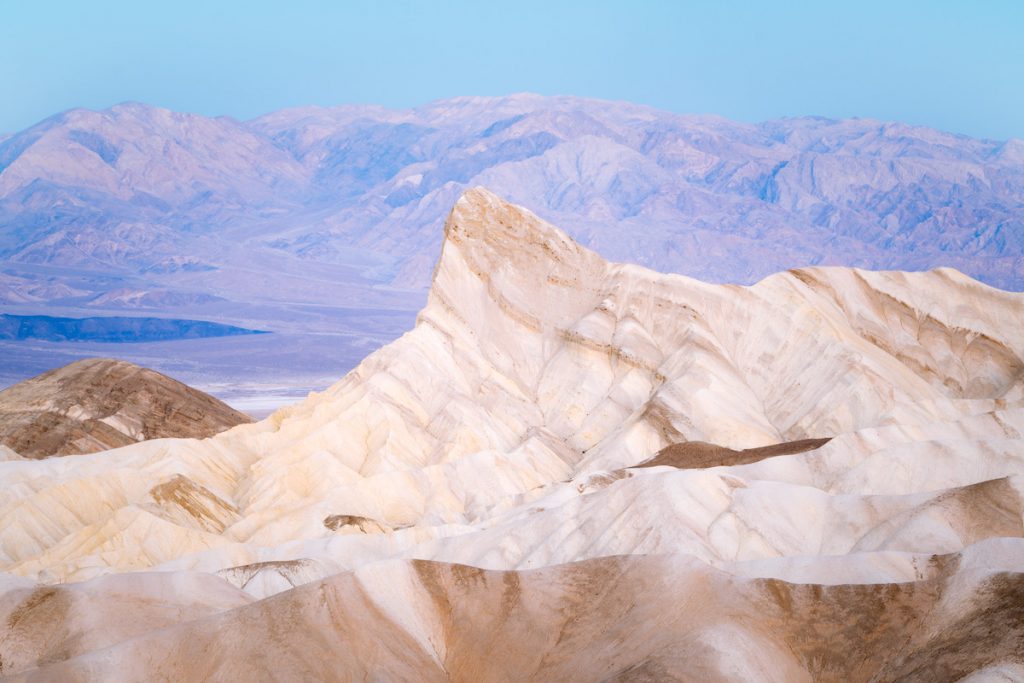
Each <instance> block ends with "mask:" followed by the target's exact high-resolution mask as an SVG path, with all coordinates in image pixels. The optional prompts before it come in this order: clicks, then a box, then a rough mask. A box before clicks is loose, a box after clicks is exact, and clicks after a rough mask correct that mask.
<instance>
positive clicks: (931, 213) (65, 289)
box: [0, 95, 1024, 373]
mask: <svg viewBox="0 0 1024 683" xmlns="http://www.w3.org/2000/svg"><path fill="white" fill-rule="evenodd" d="M476 185H482V186H486V187H489V188H491V189H492V190H494V191H496V192H498V193H499V194H501V195H503V196H506V197H508V198H509V199H510V200H512V201H515V202H517V203H519V204H522V205H524V206H527V207H529V208H531V209H532V210H534V211H536V212H537V213H538V214H539V215H540V216H542V217H543V218H545V219H548V220H551V221H553V222H556V223H558V224H560V225H563V226H565V228H566V229H567V231H568V232H569V233H570V234H571V235H572V236H573V237H574V238H575V239H577V240H578V241H580V242H581V243H582V244H585V245H587V246H589V247H590V248H593V249H595V250H597V251H598V252H600V253H601V254H602V255H604V256H606V257H608V258H611V259H615V260H620V261H630V262H636V263H640V264H642V265H645V266H649V267H653V268H657V269H658V270H662V271H674V272H680V273H684V274H687V275H690V276H693V277H697V278H701V279H705V280H710V281H713V282H736V283H752V282H754V281H756V280H758V279H760V278H763V277H765V276H767V275H769V274H770V273H773V272H777V271H780V270H786V269H788V268H794V267H802V266H810V265H830V264H831V265H847V266H858V267H862V268H868V269H904V270H925V269H930V268H934V267H937V266H950V267H955V268H957V269H959V270H961V271H963V272H965V273H967V274H969V275H971V276H974V277H976V278H979V279H981V280H982V281H984V282H987V283H989V284H991V285H995V286H998V287H1001V288H1005V289H1011V290H1021V289H1024V142H1022V141H1020V140H1010V141H1005V142H1000V141H989V140H977V139H973V138H969V137H965V136H962V135H954V134H950V133H944V132H940V131H936V130H932V129H929V128H922V127H915V126H908V125H904V124H900V123H886V122H879V121H871V120H863V119H851V120H830V119H823V118H796V119H784V120H778V121H769V122H765V123H762V124H742V123H737V122H733V121H728V120H726V119H722V118H718V117H713V116H681V115H676V114H671V113H667V112H663V111H658V110H654V109H650V108H647V107H641V106H637V105H633V104H629V103H623V102H604V101H597V100H588V99H581V98H575V97H541V96H536V95H515V96H510V97H503V98H474V97H466V98H456V99H451V100H443V101H439V102H434V103H431V104H428V105H426V106H423V107H418V108H416V109H410V110H390V109H385V108H381V107H371V106H343V107H334V108H321V107H306V108H300V109H289V110H283V111H279V112H275V113H272V114H268V115H266V116H263V117H260V118H258V119H255V120H253V121H248V122H239V121H235V120H233V119H230V118H225V117H219V118H206V117H202V116H197V115H193V114H182V113H175V112H171V111H167V110H164V109H158V108H155V107H149V106H146V105H142V104H123V105H118V106H115V107H112V108H111V109H108V110H105V111H99V112H94V111H88V110H72V111H68V112H65V113H63V114H59V115H57V116H54V117H52V118H50V119H47V120H45V121H43V122H41V123H39V124H37V125H36V126H33V127H32V128H29V129H27V130H25V131H22V132H20V133H17V134H15V135H12V136H10V137H9V138H7V139H5V140H3V141H0V225H2V226H3V228H4V229H3V230H2V231H0V303H2V304H4V305H5V307H6V308H7V309H8V310H9V312H14V309H17V312H21V313H31V314H38V313H42V312H43V310H44V309H49V308H53V307H57V308H60V309H61V315H83V311H90V312H91V313H96V312H100V311H110V312H114V311H117V312H120V314H122V315H123V314H125V313H126V312H129V311H138V312H143V311H160V312H161V314H162V315H167V314H171V313H173V314H174V315H176V316H179V317H201V318H206V319H213V320H219V321H222V322H226V323H231V324H237V325H241V326H249V327H259V328H261V329H262V328H266V329H271V330H274V331H278V332H283V331H287V332H289V333H291V334H295V335H297V338H296V339H295V340H291V341H289V342H288V343H289V344H290V345H291V346H290V347H288V348H285V347H283V346H280V345H281V344H284V343H285V340H284V339H283V338H282V337H278V338H275V339H273V340H271V339H267V340H263V342H262V343H263V344H264V346H263V347H262V348H263V350H264V352H265V355H266V356H268V357H269V356H274V357H275V358H276V359H278V361H279V362H276V366H277V367H279V368H282V367H283V368H287V367H288V365H289V364H290V363H291V362H292V361H290V360H288V357H289V355H290V353H291V350H290V349H292V348H295V344H299V345H300V346H301V345H303V344H313V345H316V344H318V343H320V342H319V341H318V340H322V339H323V336H322V335H337V336H336V338H335V339H334V340H333V341H332V342H331V344H330V346H329V348H330V349H346V350H345V351H344V352H342V351H338V352H337V355H336V356H332V360H331V361H330V362H332V363H337V364H346V363H347V364H348V366H349V367H350V365H351V364H352V363H354V359H358V358H359V357H361V356H362V355H364V354H365V352H366V350H367V349H369V348H373V347H375V346H378V345H379V344H381V343H383V342H386V341H388V340H389V339H392V338H394V337H395V336H397V335H398V334H399V333H400V332H401V331H403V330H404V329H407V328H408V326H410V325H411V323H412V319H413V316H414V314H415V311H416V310H418V308H419V307H420V306H421V305H422V303H423V301H424V297H425V287H426V285H427V284H428V281H429V277H430V273H431V268H432V266H433V263H434V262H435V261H436V258H437V254H438V250H439V248H440V237H439V235H440V234H441V225H442V223H443V221H444V218H445V216H446V214H447V212H448V210H449V208H450V207H451V205H452V203H453V202H454V201H455V199H456V198H457V197H458V196H459V195H460V193H461V192H462V191H463V190H464V189H465V188H466V187H469V186H476ZM360 311H366V312H367V313H366V314H365V315H363V314H361V313H360ZM380 311H388V312H389V313H388V314H387V315H388V316H389V318H388V319H387V320H382V319H381V318H380V315H379V312H380ZM314 334H316V335H321V337H318V338H316V339H314V338H313V337H312V336H311V335H314ZM317 349H318V353H320V354H321V355H324V354H329V353H334V352H333V351H325V350H324V349H323V348H321V347H319V346H318V347H317ZM186 353H187V352H186ZM344 369H346V368H343V367H336V368H334V372H335V373H336V372H337V371H341V370H344Z"/></svg>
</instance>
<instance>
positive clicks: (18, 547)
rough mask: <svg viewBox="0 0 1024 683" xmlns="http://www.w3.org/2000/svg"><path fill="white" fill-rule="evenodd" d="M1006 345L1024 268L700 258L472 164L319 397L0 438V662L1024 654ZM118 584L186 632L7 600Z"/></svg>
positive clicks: (628, 673)
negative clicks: (666, 253)
mask: <svg viewBox="0 0 1024 683" xmlns="http://www.w3.org/2000/svg"><path fill="white" fill-rule="evenodd" d="M1022 359H1024V295H1021V294H1012V293H1007V292H1002V291H999V290H995V289H992V288H990V287H987V286H985V285H982V284H979V283H977V282H975V281H973V280H970V279H969V278H967V277H965V276H963V275H961V274H960V273H958V272H956V271H952V270H938V271H932V272H928V273H914V274H911V273H877V272H865V271H858V270H847V269H808V270H800V271H791V272H788V273H781V274H778V275H774V276H772V277H769V278H767V279H765V280H763V281H761V282H759V283H757V284H756V285H753V286H751V287H738V286H721V285H707V284H704V283H701V282H699V281H695V280H691V279H688V278H684V277H681V276H676V275H660V274H657V273H653V272H650V271H647V270H644V269H641V268H639V267H636V266H628V265H617V264H610V263H607V262H605V261H604V260H602V259H601V258H600V257H599V256H597V255H596V254H594V253H593V252H590V251H588V250H586V249H584V248H582V247H580V246H579V245H577V244H576V243H574V242H573V241H572V240H571V239H569V238H568V237H567V236H566V235H565V234H564V233H562V232H560V231H559V230H557V229H556V228H554V227H552V226H550V225H548V224H546V223H544V222H543V221H541V220H540V219H538V218H536V217H535V216H534V215H532V214H530V213H529V212H528V211H526V210H524V209H521V208H519V207H516V206H513V205H510V204H507V203H504V202H503V201H501V200H500V199H498V198H497V197H495V196H494V195H492V194H490V193H489V192H487V191H486V190H482V189H475V190H471V191H469V192H467V193H466V194H465V195H463V196H462V197H461V198H460V199H459V201H458V202H457V204H456V205H455V208H454V209H453V211H452V214H451V216H450V218H449V220H448V222H447V225H446V228H445V244H444V248H443V253H442V256H441V259H440V261H439V263H438V265H437V267H436V270H435V273H434V279H433V286H432V289H431V293H430V298H429V302H428V304H427V306H426V308H425V309H424V310H423V311H422V312H421V313H420V315H419V318H418V320H417V324H416V327H415V328H414V329H413V330H411V331H410V332H408V333H407V334H406V335H404V336H403V337H402V338H401V339H399V340H397V341H396V342H394V343H393V344H391V345H389V346H387V347H385V348H383V349H381V350H380V351H378V352H377V353H375V354H373V355H372V356H370V357H369V358H367V359H366V360H365V361H364V362H363V363H362V364H361V365H360V366H359V367H358V368H357V369H356V370H354V371H353V372H352V373H350V374H349V375H348V376H346V377H345V378H344V379H342V380H341V381H340V382H338V383H337V384H336V385H334V386H333V387H331V388H330V389H329V390H328V391H326V392H324V393H322V394H315V395H311V396H310V398H309V399H307V400H306V401H305V402H303V403H301V404H299V405H297V406H295V407H293V408H289V409H286V410H283V411H280V412H278V413H276V414H275V415H273V416H271V417H270V418H268V419H267V420H265V421H263V422H261V423H258V424H255V425H244V426H240V427H236V428H234V429H232V430H230V431H228V432H225V433H223V434H221V435H218V436H216V437H213V438H211V439H207V440H203V441H195V440H171V439H167V440H157V441H152V442H146V443H141V444H136V445H132V446H128V447H125V448H122V449H118V450H115V451H109V452H105V453H101V454H95V455H86V456H76V457H72V458H63V459H59V460H47V461H41V462H28V461H21V460H12V461H7V462H0V482H2V484H3V485H2V486H0V562H2V567H3V569H4V571H6V572H7V573H8V574H9V575H10V581H11V582H12V588H11V591H9V592H8V593H7V594H6V596H5V598H4V600H5V601H6V602H4V603H3V604H4V605H6V607H4V609H7V610H8V613H9V614H18V615H21V616H20V617H19V619H17V620H13V617H9V618H8V624H9V630H8V633H9V635H8V636H6V637H4V639H2V640H0V658H2V660H0V661H2V662H3V663H4V664H3V666H4V669H3V673H5V674H6V673H14V674H16V675H17V676H22V677H24V678H26V679H33V678H38V679H39V680H54V679H60V680H117V679H123V680H130V679H133V678H139V677H142V678H147V679H159V680H172V679H182V678H210V679H219V680H240V679H252V678H254V677H258V678H265V677H276V678H277V679H279V680H295V679H309V678H333V679H338V680H351V679H355V678H361V677H362V676H363V675H364V674H365V673H367V672H376V673H377V674H379V675H383V676H385V677H387V678H391V679H405V680H412V679H421V680H433V679H438V680H444V679H448V680H492V679H493V680H499V679H500V680H507V679H516V678H519V679H529V678H533V679H537V678H543V679H548V680H553V679H564V680H600V679H609V680H667V679H673V678H675V679H679V680H697V679H702V680H715V679H722V680H730V679H732V680H735V679H742V680H751V679H757V680H872V679H875V680H878V679H891V678H896V677H900V676H904V677H909V678H910V679H914V678H917V679H921V680H939V679H942V678H948V679H950V680H956V679H957V678H960V677H962V676H966V675H969V674H972V673H974V672H979V673H978V675H979V676H989V675H991V676H996V675H1003V674H1006V675H1007V676H1012V675H1019V674H1020V672H1021V671H1022V669H1020V668H1019V667H1021V666H1024V661H1022V660H1021V653H1022V652H1024V647H1021V646H1022V645H1024V630H1022V627H1021V624H1022V623H1024V621H1022V620H1021V619H1020V618H1018V617H1022V616H1024V615H1021V614H1020V605H1021V604H1024V579H1022V576H1021V571H1022V569H1024V540H1022V537H1024V521H1022V509H1024V503H1022V498H1024V438H1022V436H1021V435H1022V433H1024V360H1022ZM829 437H831V440H830V441H828V442H827V443H824V445H820V446H819V443H820V442H814V443H810V444H803V445H802V446H799V447H794V448H786V447H780V448H779V449H775V450H771V451H753V452H748V453H747V454H745V455H744V454H736V453H733V452H730V451H726V450H722V449H713V448H711V447H701V446H698V445H692V444H691V446H688V447H686V448H682V449H678V448H677V449H676V450H673V451H666V453H668V454H670V455H666V456H664V457H662V458H661V459H659V460H657V461H654V462H652V463H649V464H651V465H654V466H647V467H635V466H637V465H640V464H642V463H644V462H645V461H648V460H650V459H651V458H652V457H653V456H654V455H655V454H656V453H658V452H659V451H661V450H662V449H664V448H665V447H667V446H669V445H672V444H677V443H681V442H693V441H705V442H711V443H714V444H719V445H721V446H726V447H729V448H733V449H747V448H753V447H760V446H769V445H772V444H777V443H780V442H788V441H793V440H797V439H807V438H822V439H826V438H829ZM814 446H819V447H816V448H815V447H814ZM807 448H810V450H806V449H807ZM751 453H753V454H754V455H751ZM779 453H781V454H779ZM758 454H759V455H758ZM755 456H756V457H755ZM716 458H717V459H716ZM758 458H761V459H758ZM659 462H669V463H671V464H667V465H659V464H658V463H659ZM424 560H428V561H431V562H423V561H424ZM574 562H575V563H578V564H567V563H574ZM462 565H470V566H472V567H476V568H478V569H470V568H466V567H464V566H462ZM152 569H156V570H160V571H168V572H172V573H171V574H161V575H158V576H161V577H164V578H152V579H140V578H138V577H136V576H134V575H125V576H120V575H115V576H108V575H110V574H120V573H122V572H133V571H138V570H152ZM485 570H486V571H485ZM527 570H538V571H527ZM181 572H184V573H181ZM197 572H198V574H197ZM346 572H354V573H346ZM210 574H216V575H217V576H219V577H220V578H216V577H213V576H209V575H210ZM145 576H149V575H148V574H147V575H145ZM176 576H182V577H199V578H189V579H187V580H186V579H182V581H184V583H175V582H174V579H173V577H176ZM17 577H27V579H29V580H30V582H29V584H28V585H23V584H24V579H18V578H17ZM97 577H101V578H97ZM82 581H84V582H86V583H82V584H78V583H76V582H82ZM122 581H134V583H131V584H125V586H126V588H124V589H122V588H120V587H119V586H120V583H119V582H122ZM146 581H150V582H151V583H146ZM32 582H38V583H39V584H40V585H39V586H36V587H35V588H34V590H33V589H32ZM55 582H72V584H73V585H71V586H68V587H62V588H59V589H53V588H50V587H47V585H48V584H52V583H55ZM161 582H164V583H161ZM189 582H192V583H189ZM196 582H198V583H196ZM211 582H212V583H211ZM216 582H220V584H217V583H216ZM229 584H234V588H233V587H232V586H231V585H229ZM303 584H309V585H303ZM804 584H810V585H804ZM215 585H221V586H222V588H220V589H218V588H216V587H215ZM147 586H148V587H147ZM296 586H298V587H297V588H296ZM238 589H241V591H238ZM140 590H151V591H153V592H154V593H156V594H159V595H161V596H163V598H162V600H163V602H164V603H167V604H171V603H173V604H181V605H187V606H188V608H187V609H185V608H184V607H183V608H182V609H181V611H180V617H179V618H178V619H177V623H178V625H177V626H174V627H172V628H163V627H164V626H166V625H167V624H168V621H167V620H166V618H165V617H166V612H160V613H159V615H157V616H154V617H153V618H152V628H153V630H152V631H151V632H149V633H140V631H138V630H137V629H135V630H133V629H134V627H133V628H132V629H129V628H128V627H127V626H125V630H123V631H118V632H117V634H120V635H117V634H114V635H112V636H111V638H110V639H108V640H105V641H103V642H102V643H100V642H98V641H97V642H92V641H88V642H84V641H79V640H74V641H73V636H71V635H69V636H67V637H66V638H67V639H68V643H69V644H68V645H67V646H66V647H65V646H64V645H62V644H61V643H62V642H63V641H60V642H58V641H59V639H60V638H61V637H64V636H60V635H59V634H58V635H54V636H52V638H55V639H57V640H54V641H53V642H50V641H47V642H46V643H43V644H41V641H40V639H41V638H43V639H45V638H51V636H43V635H39V634H38V633H36V632H34V631H33V632H30V633H29V632H23V629H22V627H21V626H20V624H22V623H30V622H26V621H25V619H27V618H28V617H27V616H25V615H31V614H33V613H34V610H40V609H44V608H45V605H46V604H48V603H50V602H52V601H53V600H57V599H58V598H59V600H62V601H64V602H62V603H61V604H64V603H68V601H70V603H69V604H71V607H69V608H67V609H64V608H62V610H63V611H57V612H54V614H56V615H57V616H56V617H55V618H56V619H57V620H58V621H60V623H66V624H68V627H67V628H68V629H69V631H68V633H72V634H73V633H74V632H76V631H74V629H75V628H80V626H76V624H79V623H80V621H78V620H81V619H86V618H93V617H91V616H89V617H86V616H82V614H83V612H82V611H81V610H86V612H88V609H87V608H86V607H80V608H76V607H75V605H85V604H87V603H84V602H82V600H85V599H86V598H85V597H78V598H75V597H74V596H95V595H98V594H102V593H107V594H110V595H111V596H115V597H116V596H117V595H121V594H122V593H123V594H125V595H133V594H135V593H133V591H134V592H137V591H140ZM55 591H56V592H55ZM75 591H78V593H75ZM119 591H121V592H119ZM232 591H236V592H235V593H232ZM46 596H51V597H46ZM53 596H56V597H53ZM229 596H234V597H229ZM44 597H46V599H45V600H44ZM90 599H91V598H90ZM111 599H114V597H112V598H111ZM126 599H127V598H126ZM254 599H261V600H260V601H258V602H255V603H253V604H249V602H250V601H252V600H254ZM76 600H77V602H76ZM232 600H234V601H236V602H237V604H235V603H232ZM41 605H43V606H41ZM46 609H49V608H46ZM75 609H79V611H78V612H76V611H75ZM204 609H206V610H207V612H203V611H202V610H204ZM197 610H198V611H197ZM1015 610H1016V611H1015ZM90 614H91V613H90ZM204 614H205V616H204ZM474 615H475V616H474ZM105 618H106V617H103V616H102V615H100V616H97V617H96V619H98V620H99V621H100V622H102V621H103V619H105ZM141 618H142V617H140V619H141ZM12 620H13V621H12ZM143 621H145V619H143ZM156 629H162V630H156ZM129 631H131V632H130V633H129ZM995 631H997V632H998V633H999V636H998V638H996V639H995V640H992V638H991V637H988V640H986V638H987V637H986V636H985V635H984V634H985V633H991V632H995ZM26 633H27V635H26ZM32 634H35V635H32ZM72 641H73V642H72ZM113 641H118V642H117V643H115V642H113ZM83 642H84V644H83ZM47 643H48V644H47ZM44 645H45V647H44ZM108 646H109V647H111V648H112V649H104V650H102V652H101V651H100V648H106V647H108ZM214 651H216V652H217V653H218V654H217V656H216V657H214V656H213V655H212V653H213V652H214ZM482 652H488V653H492V655H491V656H490V657H489V658H483V659H482V658H481V654H480V653H482ZM44 653H45V654H44ZM151 653H159V654H151ZM858 653H859V654H858ZM34 667H38V668H34ZM1015 667H1017V668H1015ZM1006 672H1009V673H1006ZM1014 672H1016V673H1014ZM954 674H955V675H954Z"/></svg>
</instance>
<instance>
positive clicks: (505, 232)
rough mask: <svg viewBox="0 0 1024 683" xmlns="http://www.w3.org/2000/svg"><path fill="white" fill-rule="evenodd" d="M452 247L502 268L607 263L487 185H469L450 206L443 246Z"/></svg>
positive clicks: (580, 265) (579, 265) (562, 266)
mask: <svg viewBox="0 0 1024 683" xmlns="http://www.w3.org/2000/svg"><path fill="white" fill-rule="evenodd" d="M452 249H458V250H460V251H461V252H463V253H464V254H465V253H466V252H471V253H472V255H473V256H475V257H476V258H477V259H483V260H485V261H487V262H488V263H489V264H490V265H492V266H494V267H496V268H498V269H501V270H505V269H509V270H511V269H512V268H522V267H526V268H528V269H532V268H531V266H532V267H533V268H535V267H536V266H537V265H543V266H545V267H549V268H554V269H555V270H559V271H561V270H564V269H565V268H581V267H586V266H590V267H592V266H593V265H594V264H595V263H596V262H600V263H601V264H604V263H605V262H604V259H603V258H601V257H600V256H599V255H598V254H596V253H594V252H592V251H590V250H589V249H587V248H585V247H583V246H581V245H580V244H579V243H577V242H576V241H575V240H574V239H573V238H572V237H570V236H569V235H568V234H566V233H565V232H563V231H562V230H560V229H559V228H557V227H555V226H554V225H552V224H550V223H548V222H547V221H545V220H543V219H542V218H540V217H539V216H537V215H536V214H535V213H533V212H532V211H530V210H528V209H525V208H523V207H522V206H519V205H517V204H513V203H511V202H508V201H506V200H504V199H502V198H501V197H499V196H498V195H496V194H494V193H493V192H491V191H490V190H488V189H486V188H484V187H474V188H471V189H468V190H466V191H465V192H463V193H462V196H460V197H459V199H458V200H457V201H456V202H455V205H454V206H453V207H452V210H451V213H450V214H449V215H448V220H447V221H446V222H445V226H444V250H443V251H444V252H448V251H451V250H452ZM443 260H444V256H443V255H442V261H443ZM560 266H561V267H560ZM556 274H557V273H556Z"/></svg>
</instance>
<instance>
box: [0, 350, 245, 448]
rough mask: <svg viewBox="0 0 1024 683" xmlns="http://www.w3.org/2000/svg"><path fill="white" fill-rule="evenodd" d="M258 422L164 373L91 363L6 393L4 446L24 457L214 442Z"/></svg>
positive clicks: (0, 409)
mask: <svg viewBox="0 0 1024 683" xmlns="http://www.w3.org/2000/svg"><path fill="white" fill-rule="evenodd" d="M251 421H252V420H251V419H250V418H249V416H248V415H245V414H244V413H240V412H238V411H237V410H233V409H232V408H230V407H228V406H226V405H224V404H223V403H221V402H220V401H218V400H217V399H215V398H213V397H212V396H207V395H206V394H204V393H202V392H200V391H196V390H195V389H193V388H191V387H188V386H186V385H184V384H182V383H181V382H178V381H176V380H173V379H171V378H170V377H166V376H165V375H161V374H160V373H157V372H153V371H152V370H147V369H146V368H140V367H138V366H137V365H132V364H131V363H125V362H123V361H117V360H111V359H109V358H90V359H87V360H81V361H77V362H75V363H72V364H70V365H66V366H64V367H62V368H57V369H56V370H52V371H50V372H47V373H45V374H42V375H40V376H38V377H33V378H32V379H29V380H26V381H24V382H21V383H19V384H16V385H14V386H13V387H10V388H8V389H5V390H4V391H0V444H2V445H3V446H5V447H7V448H10V449H11V450H13V451H14V452H16V453H17V454H18V455H20V456H22V457H26V458H37V459H38V458H46V457H50V456H54V455H70V454H78V453H95V452H97V451H102V450H107V449H110V448H117V447H120V446H126V445H128V444H132V443H136V442H138V441H144V440H146V439H157V438H166V437H172V436H173V437H195V438H203V437H208V436H213V435H214V434H217V433H219V432H222V431H224V430H225V429H228V428H229V427H234V426H235V425H239V424H245V423H247V422H251Z"/></svg>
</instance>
